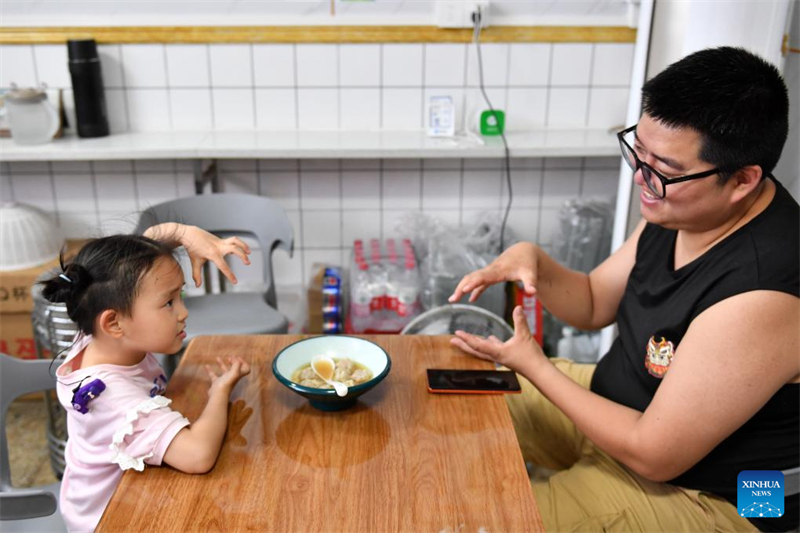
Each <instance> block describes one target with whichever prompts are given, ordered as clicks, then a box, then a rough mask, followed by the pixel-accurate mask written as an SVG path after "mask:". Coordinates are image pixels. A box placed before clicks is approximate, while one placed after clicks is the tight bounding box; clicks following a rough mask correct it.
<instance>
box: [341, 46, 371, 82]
mask: <svg viewBox="0 0 800 533" xmlns="http://www.w3.org/2000/svg"><path fill="white" fill-rule="evenodd" d="M380 77H381V47H380V45H378V44H343V45H340V46H339V85H340V86H342V87H377V86H379V85H380Z"/></svg>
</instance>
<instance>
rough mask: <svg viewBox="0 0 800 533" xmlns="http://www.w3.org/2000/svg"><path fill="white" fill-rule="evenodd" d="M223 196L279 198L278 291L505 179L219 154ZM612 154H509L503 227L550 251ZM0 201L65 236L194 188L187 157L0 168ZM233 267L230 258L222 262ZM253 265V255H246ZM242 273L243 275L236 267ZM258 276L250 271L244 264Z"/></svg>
mask: <svg viewBox="0 0 800 533" xmlns="http://www.w3.org/2000/svg"><path fill="white" fill-rule="evenodd" d="M219 164H220V169H219V171H220V177H221V182H222V186H223V189H224V190H225V191H226V192H243V193H251V194H261V195H264V196H269V197H270V198H273V199H275V200H277V201H278V202H280V204H281V205H282V206H283V207H284V209H285V210H286V213H287V214H288V216H289V220H290V221H291V224H292V227H293V228H294V231H295V254H294V257H293V258H291V259H289V258H288V257H287V256H286V254H285V253H283V252H282V251H280V250H279V251H277V252H276V253H275V254H274V261H275V263H274V265H275V276H276V283H277V284H278V288H279V289H280V288H282V287H283V288H288V287H294V288H295V289H296V287H297V286H299V285H302V284H304V283H306V282H307V280H308V278H309V274H310V267H311V265H312V264H313V263H314V262H315V261H324V262H331V263H337V264H343V262H346V261H347V258H348V253H349V248H350V246H351V245H352V242H353V239H355V238H363V239H369V238H372V237H377V238H386V237H389V236H394V235H397V233H396V232H397V224H398V222H400V221H402V220H403V218H404V216H407V213H409V212H422V213H426V214H429V215H433V216H436V217H438V218H440V219H442V220H443V221H445V222H448V223H451V224H453V225H455V226H458V225H460V224H471V223H473V222H474V221H475V220H476V219H477V217H478V216H480V215H481V214H482V213H484V212H486V211H489V212H493V213H501V212H502V209H503V208H504V206H505V204H506V201H507V196H506V194H507V191H506V185H505V177H504V176H502V175H501V162H500V161H499V160H496V159H465V160H460V159H426V160H414V159H385V160H352V159H345V160H233V161H220V162H219ZM618 172H619V159H618V158H614V157H609V158H552V159H512V190H513V194H514V202H513V206H512V208H511V213H510V215H509V219H508V226H509V227H510V228H511V229H512V230H513V231H514V232H515V233H516V235H517V236H518V237H519V238H520V239H524V240H530V241H534V242H538V243H540V244H542V245H544V246H545V247H549V245H550V244H551V242H552V238H553V234H554V231H555V230H556V228H557V225H558V212H559V209H560V207H561V205H562V203H563V202H564V200H566V199H569V198H574V197H598V198H611V197H612V196H614V195H615V194H616V187H617V177H618ZM0 186H1V187H0V200H3V201H6V200H17V201H20V202H25V203H28V204H32V205H35V206H37V207H40V208H42V209H43V210H45V211H47V212H48V213H52V214H53V218H54V219H55V221H56V222H57V223H58V224H59V226H60V227H61V228H62V231H63V232H64V234H65V235H66V236H67V237H92V236H100V235H103V234H108V233H116V232H126V231H131V230H132V229H133V227H134V226H135V224H136V221H137V219H138V212H139V211H140V210H142V209H144V208H146V207H147V206H148V205H151V204H154V203H159V202H162V201H166V200H169V199H174V198H178V197H181V196H190V195H192V194H194V183H193V176H192V172H191V167H190V166H189V163H188V162H186V161H174V160H167V161H135V162H131V161H110V162H109V161H95V162H70V163H66V162H29V163H0ZM233 262H234V264H235V263H237V261H233ZM254 263H255V262H254ZM238 271H239V273H240V276H242V277H243V278H244V279H245V280H246V279H247V276H248V275H247V272H246V271H243V270H241V269H238ZM253 271H254V272H258V271H259V270H258V269H257V268H254V269H253Z"/></svg>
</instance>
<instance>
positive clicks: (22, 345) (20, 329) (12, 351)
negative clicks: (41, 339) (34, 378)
mask: <svg viewBox="0 0 800 533" xmlns="http://www.w3.org/2000/svg"><path fill="white" fill-rule="evenodd" d="M0 352H3V353H4V354H8V355H13V356H14V357H19V358H20V359H36V346H35V345H34V343H33V325H32V324H31V314H30V313H2V314H0Z"/></svg>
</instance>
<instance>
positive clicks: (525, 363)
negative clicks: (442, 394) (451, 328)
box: [450, 306, 547, 373]
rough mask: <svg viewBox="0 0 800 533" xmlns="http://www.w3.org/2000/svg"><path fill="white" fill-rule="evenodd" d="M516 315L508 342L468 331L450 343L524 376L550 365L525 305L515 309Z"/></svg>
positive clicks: (458, 333)
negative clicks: (534, 368) (537, 367)
mask: <svg viewBox="0 0 800 533" xmlns="http://www.w3.org/2000/svg"><path fill="white" fill-rule="evenodd" d="M513 316H514V336H513V337H511V338H510V339H509V340H507V341H506V342H502V341H501V340H500V339H498V338H497V337H495V336H494V335H491V336H489V338H486V339H485V338H483V337H479V336H477V335H472V334H469V333H467V332H465V331H456V336H455V337H454V338H452V339H451V340H450V343H451V344H453V345H454V346H457V347H458V348H460V349H461V350H463V351H465V352H467V353H469V354H472V355H474V356H475V357H479V358H481V359H486V360H487V361H492V362H495V363H500V364H501V365H503V366H505V367H508V368H510V369H511V370H514V371H515V372H520V373H523V368H525V367H527V368H531V366H535V365H537V364H540V363H542V362H547V356H545V355H544V352H543V351H542V348H541V347H540V346H539V344H538V343H537V342H536V340H535V339H534V338H533V335H531V330H530V328H528V322H527V320H526V319H525V313H523V312H522V307H521V306H517V307H515V308H514V313H513Z"/></svg>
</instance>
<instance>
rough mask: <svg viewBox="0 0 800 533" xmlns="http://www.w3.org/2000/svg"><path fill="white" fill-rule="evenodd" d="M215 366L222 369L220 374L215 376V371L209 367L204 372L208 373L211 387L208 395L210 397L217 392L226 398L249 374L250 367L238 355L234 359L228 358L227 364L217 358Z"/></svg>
mask: <svg viewBox="0 0 800 533" xmlns="http://www.w3.org/2000/svg"><path fill="white" fill-rule="evenodd" d="M217 364H218V365H219V367H220V368H221V369H222V373H221V374H217V372H216V370H215V369H213V368H211V365H206V372H208V377H209V378H211V387H210V388H209V390H208V395H209V397H211V396H213V395H214V394H215V393H218V392H219V393H224V394H225V396H226V397H227V396H230V394H231V391H232V390H233V387H234V386H235V385H236V383H238V382H239V380H240V379H241V378H243V377H244V376H246V375H247V374H249V373H250V365H248V364H247V362H245V360H244V359H242V358H241V357H239V356H238V355H237V356H236V357H228V359H227V364H226V362H225V361H223V360H222V358H220V357H217ZM228 365H230V366H228Z"/></svg>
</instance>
